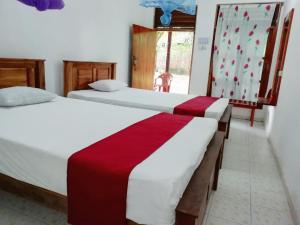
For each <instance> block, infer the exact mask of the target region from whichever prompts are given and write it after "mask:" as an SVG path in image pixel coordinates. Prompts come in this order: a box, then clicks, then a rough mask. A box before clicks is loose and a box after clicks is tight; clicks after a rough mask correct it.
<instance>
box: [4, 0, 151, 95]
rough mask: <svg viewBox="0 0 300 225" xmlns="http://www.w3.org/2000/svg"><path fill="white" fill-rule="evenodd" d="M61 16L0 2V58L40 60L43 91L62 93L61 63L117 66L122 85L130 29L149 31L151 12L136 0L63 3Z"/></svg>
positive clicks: (10, 0) (13, 1)
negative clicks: (43, 62) (136, 26)
mask: <svg viewBox="0 0 300 225" xmlns="http://www.w3.org/2000/svg"><path fill="white" fill-rule="evenodd" d="M65 3H66V7H65V9H63V10H62V11H47V12H42V13H41V12H38V11H36V10H35V9H33V8H30V7H27V6H24V5H23V4H21V3H19V2H18V1H17V0H1V1H0V57H24V58H44V59H46V60H47V62H46V85H47V89H48V90H50V91H54V92H56V93H59V94H62V93H63V65H62V60H63V59H72V60H99V61H108V62H117V63H118V65H117V77H118V79H120V80H124V81H128V78H129V58H130V26H131V24H133V23H136V24H141V25H144V26H153V12H154V11H153V9H145V8H143V7H140V6H139V4H138V0H130V1H124V0H88V1H84V0H65Z"/></svg>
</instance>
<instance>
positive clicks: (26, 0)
mask: <svg viewBox="0 0 300 225" xmlns="http://www.w3.org/2000/svg"><path fill="white" fill-rule="evenodd" d="M18 1H19V2H22V3H23V4H25V5H28V6H32V7H35V8H36V9H37V10H39V11H45V10H48V9H62V8H64V6H65V3H64V1H63V0H18Z"/></svg>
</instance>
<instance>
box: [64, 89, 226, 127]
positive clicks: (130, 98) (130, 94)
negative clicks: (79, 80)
mask: <svg viewBox="0 0 300 225" xmlns="http://www.w3.org/2000/svg"><path fill="white" fill-rule="evenodd" d="M68 97H69V98H75V99H82V100H87V101H93V102H100V103H106V104H112V105H119V106H126V107H134V108H142V109H150V110H156V111H160V112H169V113H173V111H174V108H175V107H176V106H178V105H180V104H182V103H184V102H186V101H188V100H190V99H192V98H195V97H196V96H195V95H182V94H173V93H162V92H154V91H149V90H141V89H135V88H123V89H121V90H119V91H114V92H101V91H95V90H80V91H72V92H69V93H68ZM228 104H229V99H225V98H221V99H219V100H217V101H216V102H215V103H213V104H212V105H211V106H210V107H209V108H208V109H207V110H206V112H205V117H207V118H213V119H216V120H218V121H219V120H220V118H221V117H222V115H223V114H224V112H225V110H226V108H227V106H228Z"/></svg>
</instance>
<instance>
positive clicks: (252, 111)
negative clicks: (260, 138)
mask: <svg viewBox="0 0 300 225" xmlns="http://www.w3.org/2000/svg"><path fill="white" fill-rule="evenodd" d="M255 110H256V109H255V108H252V109H251V116H250V121H251V127H253V126H254V118H255Z"/></svg>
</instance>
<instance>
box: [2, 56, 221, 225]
mask: <svg viewBox="0 0 300 225" xmlns="http://www.w3.org/2000/svg"><path fill="white" fill-rule="evenodd" d="M43 63H44V61H43V60H24V59H22V60H17V59H13V60H9V59H5V60H3V59H1V60H0V87H10V86H15V85H23V86H31V87H39V88H43V87H44V83H43V82H41V81H43V80H44V71H43V70H42V69H41V68H43ZM28 65H31V66H30V67H28ZM22 66H23V67H22ZM28 68H30V69H29V70H30V71H31V72H30V73H29V74H32V71H35V72H34V74H35V75H34V78H35V80H34V81H32V80H31V79H32V75H28V72H26V71H28ZM32 69H33V70H32ZM12 71H16V72H12ZM20 71H22V72H20ZM20 74H22V75H20ZM19 77H22V82H21V83H20V79H19ZM24 79H25V80H24ZM33 84H34V85H33ZM224 137H225V133H224V132H220V131H218V132H216V134H215V135H214V137H213V138H212V140H211V142H210V144H209V145H208V148H207V151H206V153H205V155H204V158H203V160H202V161H201V164H200V166H199V167H198V168H197V170H196V171H195V172H194V174H193V177H192V178H191V180H190V182H189V184H188V186H187V188H186V190H185V192H184V194H183V196H182V198H181V200H180V202H179V203H178V205H177V208H176V223H175V224H176V225H201V224H202V221H203V218H204V216H205V212H206V208H207V204H208V201H209V198H210V195H211V192H212V190H217V186H218V177H219V170H220V167H221V161H222V155H223V149H224ZM0 188H1V189H3V190H5V191H7V192H11V193H14V194H17V195H20V196H22V197H24V198H28V199H31V200H34V201H37V202H40V203H42V204H44V205H46V206H48V207H50V208H53V209H56V210H59V211H61V212H65V213H67V197H66V196H63V195H60V194H58V193H55V192H52V191H50V190H46V189H43V188H40V187H37V186H33V185H31V184H28V183H25V182H22V181H19V180H16V179H14V178H12V177H9V176H7V175H5V174H0ZM127 224H128V225H139V224H137V223H135V222H133V221H127Z"/></svg>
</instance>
